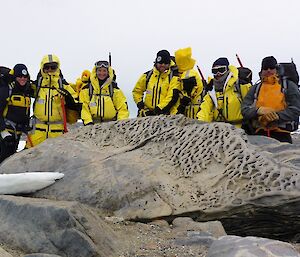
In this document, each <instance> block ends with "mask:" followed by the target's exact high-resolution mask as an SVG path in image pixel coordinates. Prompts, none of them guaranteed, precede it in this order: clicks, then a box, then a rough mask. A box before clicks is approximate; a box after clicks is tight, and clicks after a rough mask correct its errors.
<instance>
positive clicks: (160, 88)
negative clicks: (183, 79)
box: [132, 67, 180, 111]
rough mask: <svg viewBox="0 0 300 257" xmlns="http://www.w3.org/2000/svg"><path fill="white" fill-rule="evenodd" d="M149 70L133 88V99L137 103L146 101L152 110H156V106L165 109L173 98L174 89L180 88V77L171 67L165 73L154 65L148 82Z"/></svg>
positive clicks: (147, 106)
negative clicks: (174, 73) (174, 74)
mask: <svg viewBox="0 0 300 257" xmlns="http://www.w3.org/2000/svg"><path fill="white" fill-rule="evenodd" d="M148 72H150V71H148ZM148 72H146V73H144V74H143V75H142V76H141V77H140V78H139V80H138V81H137V83H136V85H135V87H134V89H133V90H132V95H133V100H134V101H135V103H136V104H137V103H139V102H141V101H144V103H145V107H146V108H148V109H150V110H151V111H152V110H154V108H155V107H159V108H160V109H161V110H163V109H164V108H165V107H167V106H168V104H169V103H170V102H171V100H172V99H173V94H174V91H173V90H174V89H179V87H180V82H179V78H178V77H177V76H173V74H172V73H171V72H172V71H171V69H169V70H168V71H167V72H165V73H160V72H159V71H158V70H157V69H156V68H155V67H153V70H152V74H151V77H150V79H149V82H148V83H146V79H147V74H148ZM170 78H171V81H170ZM146 84H147V85H146Z"/></svg>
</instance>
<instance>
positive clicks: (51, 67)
mask: <svg viewBox="0 0 300 257" xmlns="http://www.w3.org/2000/svg"><path fill="white" fill-rule="evenodd" d="M57 68H58V64H57V63H46V64H44V66H43V69H44V70H57Z"/></svg>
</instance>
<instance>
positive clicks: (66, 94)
mask: <svg viewBox="0 0 300 257" xmlns="http://www.w3.org/2000/svg"><path fill="white" fill-rule="evenodd" d="M56 90H57V92H58V93H60V94H61V95H62V96H68V95H71V94H70V92H69V91H68V90H66V89H64V88H57V89H56Z"/></svg>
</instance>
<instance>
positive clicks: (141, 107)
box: [136, 101, 145, 110]
mask: <svg viewBox="0 0 300 257" xmlns="http://www.w3.org/2000/svg"><path fill="white" fill-rule="evenodd" d="M136 106H137V108H138V109H139V110H141V109H144V107H145V104H144V102H143V101H140V102H139V103H137V104H136Z"/></svg>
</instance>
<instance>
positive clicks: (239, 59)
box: [235, 54, 244, 67]
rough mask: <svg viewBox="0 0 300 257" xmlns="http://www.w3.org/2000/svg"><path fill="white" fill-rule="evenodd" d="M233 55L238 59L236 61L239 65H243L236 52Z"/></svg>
mask: <svg viewBox="0 0 300 257" xmlns="http://www.w3.org/2000/svg"><path fill="white" fill-rule="evenodd" d="M235 56H236V59H237V60H238V62H239V64H240V66H241V67H244V65H243V64H242V61H241V59H240V57H239V56H238V54H235Z"/></svg>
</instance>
